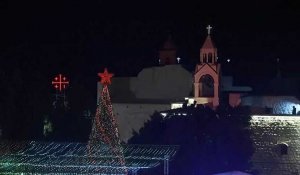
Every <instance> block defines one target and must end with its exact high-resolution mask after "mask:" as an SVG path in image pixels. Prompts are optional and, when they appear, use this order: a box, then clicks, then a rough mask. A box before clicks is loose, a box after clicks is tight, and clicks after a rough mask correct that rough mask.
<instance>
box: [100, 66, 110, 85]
mask: <svg viewBox="0 0 300 175" xmlns="http://www.w3.org/2000/svg"><path fill="white" fill-rule="evenodd" d="M98 76H99V77H101V84H103V85H109V84H111V81H110V79H111V77H112V76H114V74H111V73H108V71H107V68H105V69H104V72H103V73H98Z"/></svg>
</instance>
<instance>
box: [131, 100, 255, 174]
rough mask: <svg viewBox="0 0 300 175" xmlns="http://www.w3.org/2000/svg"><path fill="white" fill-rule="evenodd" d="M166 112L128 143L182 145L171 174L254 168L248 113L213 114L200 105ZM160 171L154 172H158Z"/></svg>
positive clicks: (237, 110)
mask: <svg viewBox="0 0 300 175" xmlns="http://www.w3.org/2000/svg"><path fill="white" fill-rule="evenodd" d="M166 112H167V114H168V115H167V116H166V117H164V118H163V117H162V116H161V115H160V114H159V113H155V114H154V115H153V116H152V120H150V121H149V122H147V123H146V124H145V126H144V127H143V128H142V129H141V130H140V131H139V134H137V133H136V134H135V135H134V137H133V138H132V139H130V140H129V143H134V144H174V145H180V149H179V151H178V153H177V154H176V156H175V159H174V160H173V161H172V162H171V164H170V166H171V167H170V173H171V174H175V175H176V174H204V175H205V174H213V173H217V172H224V171H230V170H241V171H245V170H249V169H250V168H251V165H250V163H249V160H250V158H251V155H252V153H253V148H252V142H251V139H250V132H249V131H248V129H247V127H248V126H249V120H250V117H249V115H247V111H243V109H242V108H234V109H230V108H228V107H227V108H221V107H220V108H219V109H217V110H216V111H213V110H211V109H210V108H208V107H204V106H199V107H196V108H194V107H186V108H181V109H174V110H170V111H166ZM155 138H157V139H155ZM158 169H162V168H158ZM158 169H156V170H153V171H155V172H156V173H158V172H159V171H160V170H158ZM147 173H153V172H144V174H147ZM160 173H161V174H162V172H160Z"/></svg>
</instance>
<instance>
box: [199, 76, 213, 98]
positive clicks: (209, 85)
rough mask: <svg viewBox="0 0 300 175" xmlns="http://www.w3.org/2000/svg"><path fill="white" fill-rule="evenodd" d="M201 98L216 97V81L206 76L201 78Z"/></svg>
mask: <svg viewBox="0 0 300 175" xmlns="http://www.w3.org/2000/svg"><path fill="white" fill-rule="evenodd" d="M200 83H201V87H200V89H199V97H214V79H213V78H212V76H210V75H208V74H206V75H203V76H202V77H201V78H200Z"/></svg>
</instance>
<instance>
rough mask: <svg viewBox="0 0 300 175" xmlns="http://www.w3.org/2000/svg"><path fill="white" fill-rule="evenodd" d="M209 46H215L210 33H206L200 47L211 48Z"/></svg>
mask: <svg viewBox="0 0 300 175" xmlns="http://www.w3.org/2000/svg"><path fill="white" fill-rule="evenodd" d="M211 48H216V47H215V45H214V43H213V41H212V39H211V37H210V35H208V36H207V37H206V39H205V41H204V43H203V45H202V49H211Z"/></svg>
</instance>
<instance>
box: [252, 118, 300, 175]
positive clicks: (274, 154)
mask: <svg viewBox="0 0 300 175" xmlns="http://www.w3.org/2000/svg"><path fill="white" fill-rule="evenodd" d="M250 130H251V131H252V133H253V134H252V140H253V144H254V148H255V152H254V154H253V157H252V162H253V169H254V170H257V171H258V172H259V173H260V175H270V174H272V175H291V174H295V175H296V174H299V173H300V163H299V162H300V116H293V115H270V116H267V115H253V116H252V119H251V126H250Z"/></svg>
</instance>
